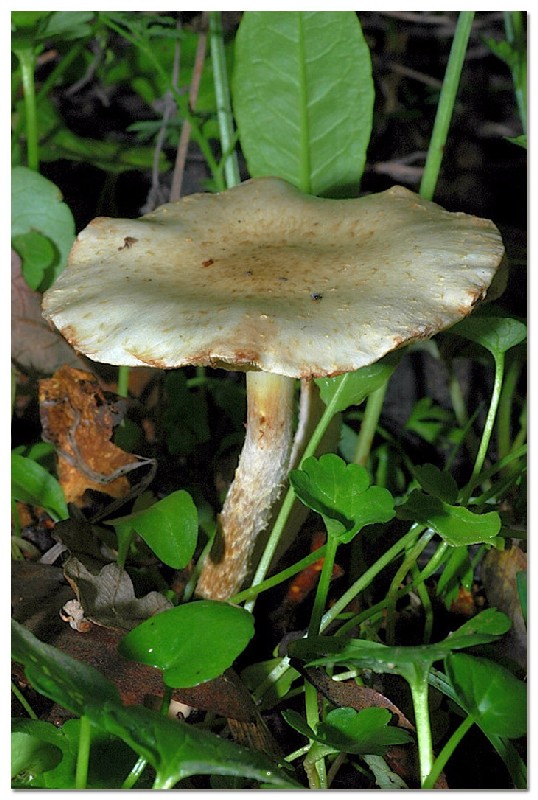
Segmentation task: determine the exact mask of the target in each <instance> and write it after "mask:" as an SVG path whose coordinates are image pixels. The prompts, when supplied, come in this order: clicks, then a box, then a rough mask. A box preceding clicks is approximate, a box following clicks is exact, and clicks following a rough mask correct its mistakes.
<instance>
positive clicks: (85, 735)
mask: <svg viewBox="0 0 538 800" xmlns="http://www.w3.org/2000/svg"><path fill="white" fill-rule="evenodd" d="M91 742H92V731H91V723H90V720H89V719H88V717H86V716H82V717H81V718H80V730H79V734H78V753H77V765H76V769H75V789H77V790H78V789H85V788H86V785H87V783H88V765H89V763H90V747H91Z"/></svg>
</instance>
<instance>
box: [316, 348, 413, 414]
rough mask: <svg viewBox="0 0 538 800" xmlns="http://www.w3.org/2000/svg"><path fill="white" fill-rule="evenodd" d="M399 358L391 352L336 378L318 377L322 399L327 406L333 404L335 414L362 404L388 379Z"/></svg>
mask: <svg viewBox="0 0 538 800" xmlns="http://www.w3.org/2000/svg"><path fill="white" fill-rule="evenodd" d="M398 360H399V356H397V355H392V354H391V355H389V356H386V357H385V358H383V359H381V360H380V361H376V363H375V364H369V365H368V366H366V367H361V369H358V370H356V371H355V372H347V373H346V374H345V375H338V376H337V377H336V378H316V383H317V385H318V387H319V393H320V396H321V399H322V400H323V402H324V403H325V405H326V406H329V405H330V406H331V408H332V409H333V413H334V414H336V413H338V412H339V411H345V410H346V408H349V406H358V405H360V404H361V403H362V401H363V400H365V399H366V398H367V397H368V395H369V394H371V393H372V392H373V391H375V390H376V389H379V387H380V386H382V385H383V384H384V383H385V382H386V381H388V379H389V378H390V376H391V375H392V373H393V372H394V370H395V368H396V364H397V361H398Z"/></svg>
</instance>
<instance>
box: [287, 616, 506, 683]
mask: <svg viewBox="0 0 538 800" xmlns="http://www.w3.org/2000/svg"><path fill="white" fill-rule="evenodd" d="M509 628H510V620H509V619H508V617H507V616H506V614H503V613H502V612H500V611H497V610H496V609H493V608H491V609H487V610H486V611H482V612H481V613H480V614H477V615H476V617H473V619H470V620H469V621H468V622H466V623H465V624H464V625H462V626H461V627H460V628H458V629H457V630H456V631H454V633H453V634H451V635H450V636H447V638H446V639H443V640H442V641H440V642H435V643H434V644H428V645H417V646H410V645H409V646H397V647H389V646H388V645H385V644H381V643H380V642H372V641H370V640H368V639H348V638H346V637H344V636H309V637H308V638H306V639H298V640H296V641H294V642H291V643H290V645H289V648H288V649H289V653H290V655H292V656H297V657H298V658H301V659H303V660H305V661H307V662H309V663H311V664H317V665H320V664H345V665H348V666H354V667H357V668H358V669H371V670H373V671H374V672H389V673H394V674H398V675H402V676H403V677H404V678H406V680H408V681H409V682H410V683H411V682H412V680H413V678H414V675H415V672H416V670H420V669H422V670H426V671H427V670H428V669H429V667H430V666H431V664H433V663H434V662H435V661H440V660H442V659H443V658H446V656H448V655H449V654H450V653H451V652H452V651H453V650H461V649H463V648H466V647H474V646H475V645H479V644H487V643H489V642H492V641H494V640H495V639H496V638H498V637H499V636H502V635H503V634H504V633H506V631H507V630H508V629H509Z"/></svg>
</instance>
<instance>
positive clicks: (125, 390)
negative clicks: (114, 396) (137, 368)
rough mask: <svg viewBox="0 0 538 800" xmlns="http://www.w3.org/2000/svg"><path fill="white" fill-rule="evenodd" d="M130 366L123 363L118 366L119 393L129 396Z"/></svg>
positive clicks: (122, 395) (121, 395)
mask: <svg viewBox="0 0 538 800" xmlns="http://www.w3.org/2000/svg"><path fill="white" fill-rule="evenodd" d="M129 372H130V370H129V367H127V366H125V365H124V364H122V365H121V366H119V367H118V395H119V396H120V397H127V396H128V394H129Z"/></svg>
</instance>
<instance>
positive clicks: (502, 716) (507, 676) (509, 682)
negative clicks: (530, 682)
mask: <svg viewBox="0 0 538 800" xmlns="http://www.w3.org/2000/svg"><path fill="white" fill-rule="evenodd" d="M445 667H446V672H447V675H448V678H449V680H450V683H451V684H452V686H453V688H454V690H455V691H456V693H457V696H458V700H459V702H460V704H461V705H463V707H464V708H465V710H466V711H467V712H468V713H469V714H470V715H471V716H472V717H474V719H475V720H476V722H478V723H479V724H480V727H481V728H482V730H484V731H485V732H486V733H487V734H494V735H498V736H505V737H507V738H508V739H516V738H518V737H519V736H524V735H525V733H526V731H527V687H526V685H525V684H524V683H523V681H520V680H518V678H516V677H515V675H513V674H512V673H511V672H509V670H507V669H506V668H505V667H503V666H501V665H500V664H496V663H495V662H494V661H490V660H489V659H487V658H478V657H476V656H468V655H466V654H464V653H451V654H450V655H449V656H447V658H446V661H445Z"/></svg>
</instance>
